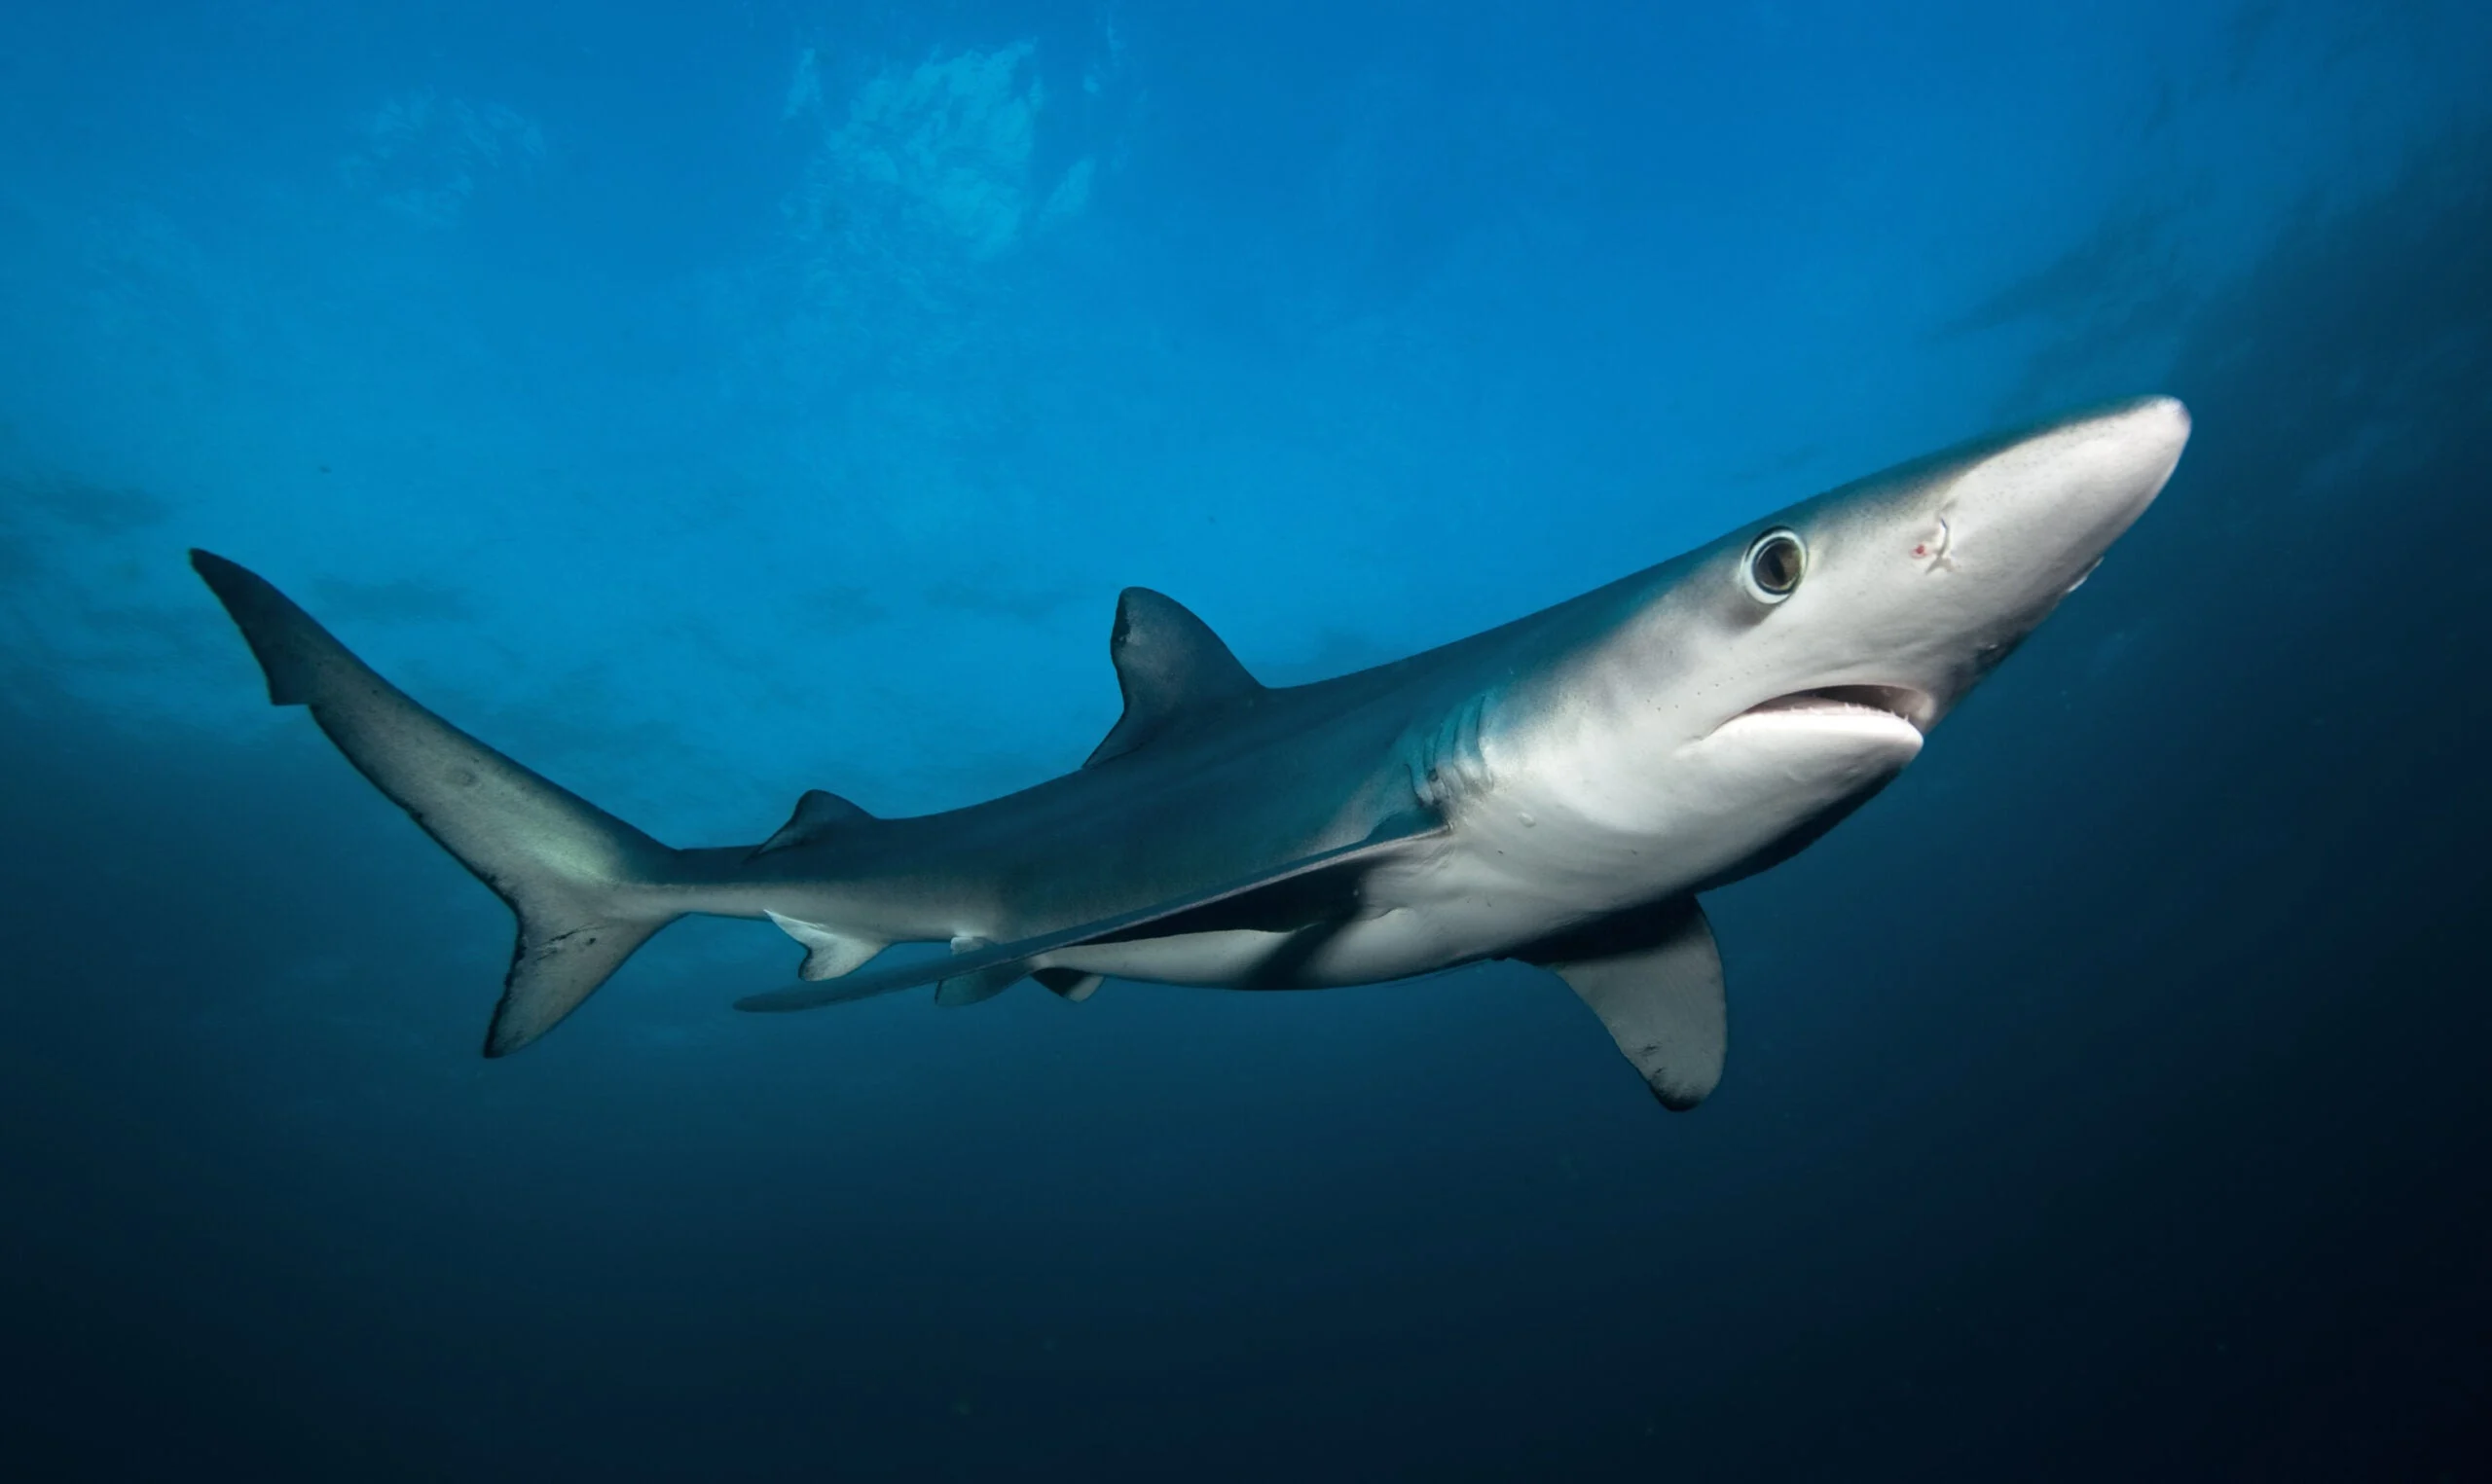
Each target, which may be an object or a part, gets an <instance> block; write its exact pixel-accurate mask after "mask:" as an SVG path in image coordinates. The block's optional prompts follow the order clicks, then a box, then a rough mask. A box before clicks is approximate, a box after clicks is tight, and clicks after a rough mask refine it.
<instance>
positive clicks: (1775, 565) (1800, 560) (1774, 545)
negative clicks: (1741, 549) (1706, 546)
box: [1740, 525, 1809, 603]
mask: <svg viewBox="0 0 2492 1484" xmlns="http://www.w3.org/2000/svg"><path fill="white" fill-rule="evenodd" d="M1808 570H1809V549H1808V547H1806V546H1804V545H1802V544H1801V541H1800V533H1799V532H1798V531H1795V530H1792V529H1790V528H1788V527H1786V526H1780V525H1777V526H1776V527H1775V528H1774V529H1772V530H1769V531H1767V532H1766V533H1765V534H1764V535H1761V536H1759V537H1757V538H1756V539H1755V540H1754V541H1752V542H1750V543H1748V554H1747V556H1745V557H1744V558H1741V561H1740V582H1741V585H1742V586H1743V587H1745V588H1746V589H1747V590H1748V597H1753V598H1755V599H1756V600H1757V601H1758V602H1761V603H1778V602H1780V601H1782V599H1784V598H1786V597H1790V596H1791V594H1792V592H1793V590H1794V589H1796V588H1798V587H1799V586H1800V578H1801V577H1802V575H1804V574H1805V573H1806V572H1807V571H1808Z"/></svg>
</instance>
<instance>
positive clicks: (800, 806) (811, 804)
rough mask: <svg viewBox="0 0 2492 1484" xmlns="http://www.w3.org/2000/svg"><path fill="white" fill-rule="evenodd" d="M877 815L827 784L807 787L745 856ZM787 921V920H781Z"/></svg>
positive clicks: (811, 839) (785, 847)
mask: <svg viewBox="0 0 2492 1484" xmlns="http://www.w3.org/2000/svg"><path fill="white" fill-rule="evenodd" d="M873 817H874V816H873V815H872V814H867V813H865V811H863V810H862V809H860V808H858V807H857V806H856V805H855V804H852V803H850V802H849V801H848V800H846V799H843V798H841V797H840V796H839V795H837V794H835V793H832V792H831V791H830V790H829V789H827V788H808V789H806V790H805V791H804V794H803V796H802V797H800V798H798V799H797V800H796V809H795V812H794V813H793V814H789V815H788V822H787V823H785V824H783V825H781V826H779V829H778V832H777V833H775V834H773V835H772V836H771V837H770V838H769V839H767V840H765V841H763V842H761V843H760V844H759V845H756V846H754V847H753V848H752V853H751V855H749V856H747V857H746V858H747V859H749V860H758V859H760V858H761V857H762V856H764V855H768V854H771V853H773V852H775V851H791V850H794V849H795V848H796V847H798V846H805V845H812V844H814V843H815V842H817V841H820V840H825V839H827V838H829V837H830V836H831V835H833V834H836V833H838V832H839V831H840V830H843V829H846V828H847V827H849V826H850V825H853V824H861V823H865V822H868V821H870V820H871V819H872V818H873ZM782 925H785V924H782Z"/></svg>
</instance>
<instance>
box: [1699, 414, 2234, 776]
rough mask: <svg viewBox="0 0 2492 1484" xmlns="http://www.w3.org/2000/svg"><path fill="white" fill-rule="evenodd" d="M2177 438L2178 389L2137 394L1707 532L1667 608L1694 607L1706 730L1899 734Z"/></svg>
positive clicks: (2011, 633) (2173, 460)
mask: <svg viewBox="0 0 2492 1484" xmlns="http://www.w3.org/2000/svg"><path fill="white" fill-rule="evenodd" d="M2188 438H2189V415H2188V413H2187V411H2186V410H2185V409H2183V408H2182V407H2181V405H2180V403H2179V402H2177V401H2175V400H2173V399H2172V398H2170V397H2146V398H2141V399H2139V400H2136V401H2132V402H2125V403H2121V404H2119V405H2117V406H2113V407H2108V408H2103V409H2098V410H2094V411H2090V412H2086V413H2081V414H2078V415H2076V416H2070V417H2065V418H2062V419H2060V420H2058V421H2055V422H2051V423H2048V424H2045V425H2043V426H2040V427H2036V428H2030V429H2025V430H2022V431H2019V432H2015V433H2010V434H2006V435H2003V436H1999V437H1995V438H1990V439H1985V440H1982V441H1981V442H1979V443H1974V444H1968V445H1964V446H1961V447H1959V448H1956V449H1951V450H1948V451H1946V452H1941V453H1937V454H1933V455H1930V456H1929V457H1926V458H1923V459H1918V460H1916V461H1914V462H1912V463H1909V464H1905V465H1902V466H1900V467H1898V468H1894V469H1890V470H1887V472H1885V473H1882V474H1877V475H1872V476H1871V477H1869V478H1867V479H1864V480H1859V481H1855V482H1854V483H1852V484H1850V485H1846V486H1844V487H1842V488H1841V489H1834V490H1830V491H1828V492H1827V493H1825V494H1822V495H1819V496H1817V497H1816V498H1814V499H1812V500H1808V501H1805V502H1803V503H1801V504H1799V505H1795V506H1792V507H1791V508H1790V509H1788V510H1784V511H1781V512H1779V513H1778V514H1777V515H1775V516H1772V517H1770V518H1768V519H1767V520H1765V521H1763V522H1760V523H1758V524H1756V525H1752V526H1748V527H1745V528H1743V529H1741V530H1740V531H1736V532H1734V533H1732V534H1731V535H1730V536H1727V537H1725V538H1724V539H1723V540H1721V541H1719V542H1717V543H1715V544H1714V545H1713V546H1712V547H1710V548H1707V549H1706V550H1705V551H1704V552H1703V553H1701V554H1699V555H1698V559H1697V567H1698V570H1697V571H1695V572H1693V573H1691V574H1689V576H1688V577H1687V578H1686V579H1684V580H1683V581H1682V582H1681V583H1680V584H1678V585H1677V586H1675V587H1674V589H1673V591H1672V595H1671V599H1672V600H1671V602H1670V604H1669V606H1670V607H1671V608H1673V609H1676V610H1678V611H1677V612H1676V613H1675V614H1674V615H1673V616H1674V617H1676V618H1678V619H1680V620H1682V621H1683V620H1686V619H1691V618H1697V617H1698V615H1696V614H1694V613H1690V612H1687V611H1686V608H1687V607H1688V606H1690V605H1694V606H1701V607H1702V608H1704V609H1706V610H1709V611H1708V612H1707V613H1706V614H1705V616H1704V617H1705V618H1707V619H1709V620H1710V622H1704V621H1703V620H1700V621H1699V625H1698V627H1699V628H1700V629H1702V630H1704V631H1705V632H1706V633H1707V637H1708V638H1709V640H1710V642H1709V643H1708V644H1707V645H1706V646H1705V647H1706V648H1707V649H1708V650H1709V651H1710V653H1709V657H1708V662H1707V664H1706V665H1705V670H1706V678H1707V680H1708V682H1709V689H1710V690H1711V693H1712V694H1711V699H1712V702H1713V709H1714V711H1715V712H1716V714H1714V715H1713V716H1712V717H1711V718H1710V721H1711V725H1712V726H1713V727H1715V728H1721V727H1740V728H1743V729H1747V728H1758V729H1761V728H1786V729H1789V728H1834V729H1841V728H1844V727H1847V726H1851V727H1865V728H1868V729H1870V730H1871V731H1873V732H1881V731H1882V732H1885V733H1887V734H1888V735H1890V736H1893V737H1894V738H1895V739H1896V740H1897V741H1898V742H1902V741H1904V740H1905V739H1904V738H1903V737H1902V734H1901V732H1900V731H1899V730H1897V728H1898V727H1899V726H1900V727H1903V728H1909V729H1910V731H1911V732H1912V734H1913V738H1912V739H1911V741H1912V743H1913V745H1914V746H1916V747H1917V746H1918V738H1919V736H1920V735H1921V734H1924V733H1926V732H1927V731H1928V730H1929V728H1930V727H1932V726H1934V725H1935V724H1936V723H1937V722H1938V721H1939V719H1940V718H1942V717H1944V716H1945V715H1946V714H1947V713H1948V711H1949V710H1951V709H1953V708H1954V706H1955V705H1956V704H1957V702H1959V701H1960V700H1961V699H1962V698H1963V696H1964V694H1965V693H1966V692H1967V691H1969V690H1971V689H1972V687H1973V686H1974V685H1975V684H1976V683H1977V682H1979V681H1980V679H1981V678H1982V677H1983V676H1984V675H1986V674H1988V673H1989V672H1990V671H1991V670H1993V669H1994V668H1995V667H1997V664H1998V663H1999V661H2001V660H2003V659H2005V658H2006V657H2007V655H2008V654H2009V652H2011V651H2012V650H2014V649H2015V648H2016V646H2017V645H2018V644H2020V643H2022V642H2023V641H2024V639H2025V637H2026V636H2027V635H2028V634H2030V633H2033V632H2034V629H2035V628H2036V627H2037V626H2039V625H2040V624H2041V622H2042V620H2043V619H2045V618H2047V617H2049V616H2050V614H2051V611H2052V610H2053V609H2054V608H2056V607H2058V606H2059V603H2060V600H2061V599H2062V598H2065V597H2067V596H2068V595H2069V594H2071V593H2072V592H2074V591H2075V590H2076V589H2077V587H2078V586H2079V585H2080V584H2082V583H2083V582H2084V581H2085V579H2086V577H2087V575H2088V574H2090V573H2091V572H2092V571H2093V570H2094V568H2095V566H2096V564H2097V563H2099V562H2100V561H2102V560H2103V554H2104V553H2105V551H2106V550H2107V549H2108V548H2109V547H2110V545H2111V543H2112V542H2113V541H2115V540H2117V539H2118V538H2119V536H2120V534H2121V533H2122V532H2123V531H2125V530H2127V529H2128V528H2129V526H2130V525H2131V523H2133V522H2135V521H2136V520H2137V518H2138V517H2139V516H2140V515H2142V514H2144V511H2145V508H2146V506H2147V505H2149V504H2151V503H2152V502H2153V500H2154V497H2155V495H2156V494H2157V493H2158V492H2160V491H2161V489H2163V485H2164V482H2165V481H2166V480H2167V479H2169V478H2170V477H2171V475H2172V470H2173V467H2174V466H2175V465H2176V464H2177V463H2178V462H2179V461H2180V451H2181V448H2182V446H2183V445H2184V444H2186V443H2187V442H2188ZM1680 633H1682V634H1684V633H1686V630H1685V629H1683V628H1682V629H1681V630H1680ZM1689 719H1691V720H1698V721H1704V720H1705V719H1706V718H1705V717H1704V716H1702V715H1698V716H1693V717H1690V718H1689Z"/></svg>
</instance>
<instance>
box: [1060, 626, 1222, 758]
mask: <svg viewBox="0 0 2492 1484" xmlns="http://www.w3.org/2000/svg"><path fill="white" fill-rule="evenodd" d="M1108 658H1109V659H1110V660H1112V661H1114V662H1115V664H1116V667H1117V684H1118V687H1119V688H1121V689H1122V690H1123V691H1124V696H1125V713H1124V715H1123V716H1122V717H1120V718H1118V721H1117V724H1116V726H1115V727H1113V728H1111V729H1110V730H1109V732H1108V736H1107V740H1106V741H1104V742H1100V743H1099V745H1098V747H1097V749H1096V750H1094V751H1093V752H1092V753H1091V754H1090V756H1089V758H1088V760H1087V761H1085V762H1083V763H1082V765H1081V766H1082V767H1084V768H1095V767H1097V766H1098V765H1099V764H1101V763H1104V762H1106V761H1107V760H1108V759H1110V758H1112V757H1122V756H1124V755H1125V754H1126V753H1128V752H1131V751H1132V750H1134V749H1135V748H1136V747H1139V746H1141V745H1143V744H1144V743H1145V742H1150V741H1151V740H1152V739H1153V738H1154V737H1157V736H1159V735H1160V734H1162V733H1164V732H1166V731H1167V730H1169V728H1170V727H1171V726H1173V725H1175V724H1176V723H1177V722H1179V721H1181V720H1183V719H1184V718H1185V717H1186V716H1187V715H1188V714H1189V713H1191V712H1193V711H1197V710H1200V709H1202V708H1204V707H1206V706H1213V705H1216V704H1218V703H1220V702H1223V701H1228V700H1232V699H1234V698H1236V697H1239V696H1246V695H1252V694H1254V693H1255V692H1257V691H1260V690H1262V689H1263V686H1261V685H1259V684H1257V683H1256V681H1255V677H1254V676H1253V675H1250V674H1248V673H1246V667H1245V666H1243V665H1240V664H1238V663H1237V656H1235V655H1233V654H1230V653H1229V652H1228V645H1226V644H1224V643H1222V642H1221V641H1220V635H1219V634H1216V633H1212V632H1211V626H1210V625H1209V624H1206V623H1204V622H1203V621H1202V620H1201V619H1198V618H1196V617H1194V616H1193V614H1191V613H1190V612H1188V611H1187V610H1186V605H1185V604H1183V603H1181V602H1179V601H1177V600H1176V599H1175V598H1173V597H1165V596H1163V595H1161V594H1157V593H1154V592H1153V591H1151V590H1150V589H1149V588H1127V589H1125V590H1124V592H1123V593H1122V594H1121V595H1119V596H1118V598H1117V627H1116V629H1115V630H1114V631H1113V632H1111V633H1110V634H1109V635H1108Z"/></svg>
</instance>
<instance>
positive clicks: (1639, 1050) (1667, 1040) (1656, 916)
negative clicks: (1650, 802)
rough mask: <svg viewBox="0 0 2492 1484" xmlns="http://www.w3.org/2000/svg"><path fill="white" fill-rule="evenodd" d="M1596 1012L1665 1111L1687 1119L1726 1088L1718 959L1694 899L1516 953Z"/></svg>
mask: <svg viewBox="0 0 2492 1484" xmlns="http://www.w3.org/2000/svg"><path fill="white" fill-rule="evenodd" d="M1518 957H1520V958H1523V959H1526V960H1527V961H1529V962H1533V963H1537V964H1539V965H1541V966H1542V967H1544V968H1547V969H1550V970H1552V971H1553V972H1555V973H1556V974H1557V977H1558V978H1560V979H1563V980H1565V981H1566V985H1567V987H1568V988H1569V989H1572V990H1573V991H1574V992H1575V993H1576V995H1579V996H1581V997H1582V999H1583V1001H1584V1003H1585V1004H1588V1005H1590V1006H1592V1010H1593V1013H1594V1015H1597V1016H1599V1017H1600V1023H1601V1024H1602V1025H1603V1026H1605V1027H1607V1028H1608V1029H1609V1034H1610V1038H1611V1039H1613V1040H1615V1041H1617V1042H1618V1049H1619V1050H1620V1051H1622V1052H1624V1053H1626V1055H1627V1060H1629V1061H1630V1062H1632V1063H1634V1064H1635V1069H1636V1070H1637V1071H1640V1072H1642V1073H1643V1074H1644V1082H1645V1085H1646V1086H1648V1087H1650V1088H1652V1090H1653V1096H1654V1097H1656V1098H1659V1099H1660V1100H1661V1101H1662V1105H1663V1106H1664V1107H1667V1108H1668V1109H1670V1110H1671V1111H1673V1112H1683V1111H1685V1110H1686V1109H1688V1108H1692V1107H1694V1106H1696V1104H1700V1103H1702V1102H1704V1097H1705V1095H1706V1094H1707V1093H1710V1092H1711V1091H1713V1085H1714V1084H1715V1083H1717V1082H1719V1081H1721V1080H1722V1059H1723V1056H1724V1054H1725V1052H1726V1051H1727V1050H1728V1046H1729V1034H1728V1032H1729V1015H1728V1010H1727V1007H1726V1006H1725V1004H1724V1002H1723V997H1722V956H1721V954H1720V953H1719V952H1718V951H1717V950H1716V949H1715V948H1714V946H1713V929H1712V926H1711V925H1710V924H1708V923H1706V922H1705V921H1704V908H1702V907H1700V906H1698V905H1697V903H1696V898H1694V897H1692V896H1689V897H1681V898H1679V899H1678V900H1676V901H1673V902H1665V903H1662V904H1660V905H1658V906H1655V907H1651V908H1645V909H1641V910H1639V911H1636V912H1633V913H1628V914H1623V915H1621V916H1619V917H1616V918H1610V919H1606V920H1604V921H1602V922H1601V923H1595V924H1594V925H1593V926H1592V927H1590V928H1587V929H1583V930H1579V931H1577V932H1573V933H1569V934H1564V935H1561V936H1560V937H1558V938H1553V939H1550V940H1548V941H1546V942H1543V943H1540V944H1535V945H1534V946H1533V947H1532V949H1531V950H1530V951H1528V952H1527V953H1525V954H1522V955H1518Z"/></svg>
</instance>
